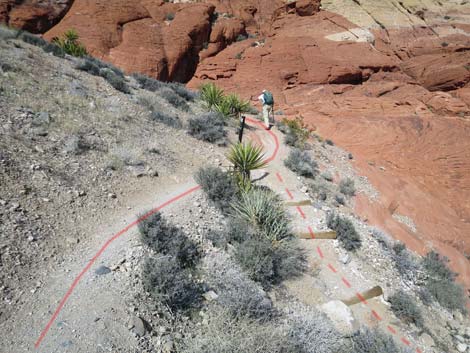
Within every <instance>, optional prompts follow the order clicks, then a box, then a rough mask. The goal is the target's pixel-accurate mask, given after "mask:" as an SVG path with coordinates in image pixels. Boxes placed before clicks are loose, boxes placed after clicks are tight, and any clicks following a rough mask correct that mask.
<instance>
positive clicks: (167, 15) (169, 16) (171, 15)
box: [165, 12, 175, 21]
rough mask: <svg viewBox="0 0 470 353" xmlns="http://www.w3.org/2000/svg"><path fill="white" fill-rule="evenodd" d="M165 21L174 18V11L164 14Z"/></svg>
mask: <svg viewBox="0 0 470 353" xmlns="http://www.w3.org/2000/svg"><path fill="white" fill-rule="evenodd" d="M165 18H166V20H167V21H173V20H174V19H175V14H174V13H171V12H170V13H167V14H166V16H165Z"/></svg>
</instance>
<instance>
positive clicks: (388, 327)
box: [387, 325, 397, 335]
mask: <svg viewBox="0 0 470 353" xmlns="http://www.w3.org/2000/svg"><path fill="white" fill-rule="evenodd" d="M387 330H389V331H390V332H391V333H393V334H394V335H396V334H397V331H396V330H395V329H394V328H393V327H392V326H390V325H389V326H387Z"/></svg>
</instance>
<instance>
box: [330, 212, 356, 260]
mask: <svg viewBox="0 0 470 353" xmlns="http://www.w3.org/2000/svg"><path fill="white" fill-rule="evenodd" d="M326 223H327V225H328V227H329V228H330V229H332V230H334V231H336V236H337V239H338V240H339V242H340V244H341V246H342V247H343V248H344V249H346V250H348V251H356V250H357V249H359V248H360V247H361V245H362V241H361V237H360V235H359V233H357V231H356V228H354V224H353V223H352V222H351V221H350V220H349V219H347V218H343V217H341V216H339V215H335V214H333V213H329V214H328V215H327V218H326Z"/></svg>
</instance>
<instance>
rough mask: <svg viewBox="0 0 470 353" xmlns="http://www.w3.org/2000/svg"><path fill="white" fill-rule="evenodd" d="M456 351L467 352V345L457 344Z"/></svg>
mask: <svg viewBox="0 0 470 353" xmlns="http://www.w3.org/2000/svg"><path fill="white" fill-rule="evenodd" d="M457 350H458V351H459V352H461V353H463V352H465V351H467V345H466V344H465V343H459V344H458V345H457Z"/></svg>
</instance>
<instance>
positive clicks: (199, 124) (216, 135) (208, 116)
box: [188, 112, 227, 143]
mask: <svg viewBox="0 0 470 353" xmlns="http://www.w3.org/2000/svg"><path fill="white" fill-rule="evenodd" d="M188 133H189V134H190V135H191V136H193V137H195V138H197V139H198V140H202V141H207V142H211V143H214V142H219V141H224V138H225V136H226V135H227V132H226V131H225V129H224V122H223V121H222V118H221V117H220V116H219V115H218V114H217V113H212V112H210V113H204V114H201V115H198V116H196V117H194V118H191V119H189V124H188Z"/></svg>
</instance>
